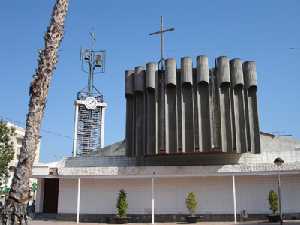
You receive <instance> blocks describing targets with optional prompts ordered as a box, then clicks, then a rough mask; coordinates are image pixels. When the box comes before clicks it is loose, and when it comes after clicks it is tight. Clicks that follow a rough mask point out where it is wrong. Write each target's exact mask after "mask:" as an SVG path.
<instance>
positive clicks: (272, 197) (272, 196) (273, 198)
mask: <svg viewBox="0 0 300 225" xmlns="http://www.w3.org/2000/svg"><path fill="white" fill-rule="evenodd" d="M268 200H269V205H270V210H272V213H273V214H275V213H276V212H277V211H278V206H279V205H278V195H277V193H276V192H275V191H273V190H271V191H270V192H269V199H268Z"/></svg>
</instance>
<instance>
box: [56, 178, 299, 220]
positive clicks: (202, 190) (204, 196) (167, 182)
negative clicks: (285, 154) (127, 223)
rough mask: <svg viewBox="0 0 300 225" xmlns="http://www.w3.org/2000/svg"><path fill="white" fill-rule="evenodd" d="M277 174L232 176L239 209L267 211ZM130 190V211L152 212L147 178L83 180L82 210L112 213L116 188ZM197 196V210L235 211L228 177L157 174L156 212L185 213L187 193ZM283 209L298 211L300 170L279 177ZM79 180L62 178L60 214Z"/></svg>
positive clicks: (71, 203) (68, 208) (72, 201)
mask: <svg viewBox="0 0 300 225" xmlns="http://www.w3.org/2000/svg"><path fill="white" fill-rule="evenodd" d="M276 179H277V177H275V176H273V177H268V176H256V177H254V176H247V177H239V176H237V177H236V189H237V212H238V213H239V212H240V211H241V210H242V209H246V210H247V212H248V213H269V212H270V211H269V206H268V201H267V198H268V192H269V191H270V190H271V189H274V190H276V191H277V183H276V181H277V180H276ZM121 188H124V189H125V191H126V192H127V193H128V203H129V209H128V213H135V214H150V213H151V179H118V180H116V179H84V178H82V179H81V207H80V208H81V210H80V213H87V214H111V213H116V210H115V205H116V201H117V197H118V191H119V190H120V189H121ZM190 191H193V192H195V193H196V195H197V196H198V202H199V209H198V211H197V213H213V214H222V213H225V214H233V200H232V199H233V198H232V177H204V178H200V177H199V178H158V179H155V200H156V202H155V203H156V212H155V213H157V214H164V213H177V214H181V213H187V210H186V207H185V196H186V194H187V193H188V192H190ZM282 195H283V212H284V213H287V212H289V213H294V212H300V175H293V176H283V177H282ZM76 196H77V180H76V179H64V180H60V193H59V208H58V212H59V213H76Z"/></svg>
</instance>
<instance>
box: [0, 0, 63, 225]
mask: <svg viewBox="0 0 300 225" xmlns="http://www.w3.org/2000/svg"><path fill="white" fill-rule="evenodd" d="M67 10H68V0H56V3H55V5H54V8H53V12H52V16H51V20H50V25H49V26H48V29H47V32H46V33H45V36H44V40H45V46H44V49H43V50H41V51H40V53H39V59H38V67H37V70H36V73H35V75H34V76H33V81H32V82H31V85H30V90H29V92H30V93H29V95H30V100H29V110H28V114H27V118H26V131H25V136H24V139H23V142H22V147H21V150H20V157H19V161H18V164H17V167H16V169H15V172H14V177H13V180H12V184H11V190H10V193H9V196H8V199H7V200H6V203H5V209H4V211H3V215H2V223H3V224H5V225H16V224H21V225H23V224H27V216H26V207H27V203H28V201H29V194H30V193H29V178H30V177H31V175H32V165H33V162H34V158H35V150H36V148H37V145H38V142H39V137H40V127H41V122H42V118H43V114H44V110H45V106H46V100H47V95H48V89H49V85H50V82H51V78H52V75H53V71H54V70H55V65H56V63H57V58H58V55H57V52H58V48H59V46H60V43H61V41H62V39H63V34H64V22H65V17H66V14H67Z"/></svg>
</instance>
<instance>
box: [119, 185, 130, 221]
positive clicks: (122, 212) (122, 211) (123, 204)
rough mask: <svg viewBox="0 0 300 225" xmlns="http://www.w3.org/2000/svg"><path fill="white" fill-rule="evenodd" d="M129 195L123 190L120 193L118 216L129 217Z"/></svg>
mask: <svg viewBox="0 0 300 225" xmlns="http://www.w3.org/2000/svg"><path fill="white" fill-rule="evenodd" d="M127 209H128V203H127V193H126V192H125V191H124V190H123V189H122V190H120V192H119V197H118V202H117V211H118V212H117V216H118V217H121V218H124V217H126V216H127Z"/></svg>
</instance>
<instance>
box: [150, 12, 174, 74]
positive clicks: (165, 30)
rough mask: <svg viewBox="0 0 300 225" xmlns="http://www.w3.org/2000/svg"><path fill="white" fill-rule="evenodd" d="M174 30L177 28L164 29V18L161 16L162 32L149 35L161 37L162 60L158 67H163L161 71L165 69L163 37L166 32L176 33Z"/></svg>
mask: <svg viewBox="0 0 300 225" xmlns="http://www.w3.org/2000/svg"><path fill="white" fill-rule="evenodd" d="M174 30H175V28H173V27H172V28H168V29H164V25H163V17H162V16H161V17H160V30H159V31H156V32H154V33H151V34H149V35H156V34H159V35H160V60H159V61H158V66H159V65H161V69H163V67H164V36H163V34H164V33H165V32H169V31H174Z"/></svg>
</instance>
